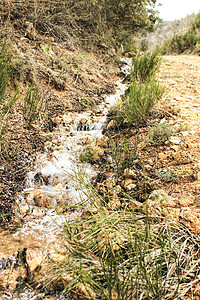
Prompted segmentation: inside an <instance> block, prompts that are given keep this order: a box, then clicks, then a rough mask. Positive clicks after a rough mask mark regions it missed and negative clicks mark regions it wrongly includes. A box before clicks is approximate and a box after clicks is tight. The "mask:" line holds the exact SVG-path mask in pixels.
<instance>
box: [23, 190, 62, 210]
mask: <svg viewBox="0 0 200 300" xmlns="http://www.w3.org/2000/svg"><path fill="white" fill-rule="evenodd" d="M25 199H26V201H27V203H28V204H29V205H32V206H35V205H36V206H39V207H42V208H54V207H55V206H56V200H55V199H54V198H53V196H51V195H45V194H43V193H41V192H40V191H38V190H34V191H31V192H26V193H25Z"/></svg>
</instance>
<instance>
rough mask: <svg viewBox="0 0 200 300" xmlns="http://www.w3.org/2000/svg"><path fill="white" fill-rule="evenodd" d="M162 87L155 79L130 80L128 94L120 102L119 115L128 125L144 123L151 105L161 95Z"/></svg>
mask: <svg viewBox="0 0 200 300" xmlns="http://www.w3.org/2000/svg"><path fill="white" fill-rule="evenodd" d="M163 92H164V89H163V88H162V87H161V86H160V84H159V83H157V82H156V81H155V80H151V81H145V82H144V83H137V82H136V81H133V82H131V84H130V92H129V95H128V96H127V97H126V98H125V101H124V102H123V103H122V108H121V111H120V115H121V117H122V118H123V120H125V121H126V122H127V123H129V124H130V125H135V124H136V125H145V124H146V123H147V121H148V118H149V113H150V110H151V108H152V107H154V105H155V104H156V103H157V101H158V100H159V99H160V98H161V97H162V95H163Z"/></svg>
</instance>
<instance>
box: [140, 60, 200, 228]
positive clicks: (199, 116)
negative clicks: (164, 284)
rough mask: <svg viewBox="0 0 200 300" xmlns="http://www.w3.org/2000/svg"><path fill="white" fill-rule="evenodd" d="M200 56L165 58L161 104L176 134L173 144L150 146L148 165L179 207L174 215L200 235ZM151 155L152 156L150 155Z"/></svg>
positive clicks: (146, 151)
mask: <svg viewBox="0 0 200 300" xmlns="http://www.w3.org/2000/svg"><path fill="white" fill-rule="evenodd" d="M199 76H200V57H198V56H193V55H180V56H164V57H163V63H162V65H161V69H160V72H159V75H158V77H159V80H160V82H161V83H163V84H164V85H165V94H164V97H163V99H162V101H161V103H159V109H160V110H161V111H163V114H164V115H163V121H166V122H167V123H169V124H170V125H171V126H172V127H173V128H174V130H175V131H176V133H175V134H174V137H172V139H171V141H170V142H167V143H165V145H160V146H157V145H156V146H152V145H151V146H148V145H147V146H146V147H145V148H144V149H143V150H142V151H141V153H140V156H141V157H143V159H144V162H145V163H146V164H147V169H148V166H150V168H152V167H153V169H154V170H155V172H157V174H159V176H160V178H161V180H162V183H163V184H164V189H165V190H166V191H167V193H168V194H169V195H170V196H172V197H173V198H174V199H175V201H176V203H177V206H176V208H175V209H174V215H175V217H176V219H177V221H179V222H181V223H184V224H185V225H186V226H188V227H189V228H190V229H191V230H192V231H193V232H195V233H199V232H200V140H199V138H200V110H199V109H200V82H199ZM149 153H150V155H149Z"/></svg>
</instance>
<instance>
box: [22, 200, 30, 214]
mask: <svg viewBox="0 0 200 300" xmlns="http://www.w3.org/2000/svg"><path fill="white" fill-rule="evenodd" d="M29 210H30V207H29V205H28V203H26V202H24V201H23V202H22V203H20V205H19V212H20V214H22V215H24V214H27V213H28V212H29Z"/></svg>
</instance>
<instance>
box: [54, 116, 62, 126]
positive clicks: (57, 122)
mask: <svg viewBox="0 0 200 300" xmlns="http://www.w3.org/2000/svg"><path fill="white" fill-rule="evenodd" d="M51 121H52V123H53V124H54V125H56V126H58V125H60V124H61V122H63V118H62V117H61V116H57V117H53V118H51Z"/></svg>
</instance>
